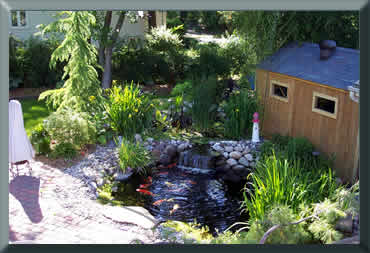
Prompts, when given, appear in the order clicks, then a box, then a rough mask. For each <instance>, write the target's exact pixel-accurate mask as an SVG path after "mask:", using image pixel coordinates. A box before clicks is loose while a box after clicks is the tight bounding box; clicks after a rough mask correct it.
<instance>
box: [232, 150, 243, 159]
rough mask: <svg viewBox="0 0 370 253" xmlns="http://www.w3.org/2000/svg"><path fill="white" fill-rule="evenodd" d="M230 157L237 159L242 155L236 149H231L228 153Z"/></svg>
mask: <svg viewBox="0 0 370 253" xmlns="http://www.w3.org/2000/svg"><path fill="white" fill-rule="evenodd" d="M230 157H231V158H234V159H236V160H238V159H240V157H242V154H241V153H240V152H238V151H233V152H231V153H230Z"/></svg>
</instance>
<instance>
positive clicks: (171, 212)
mask: <svg viewBox="0 0 370 253" xmlns="http://www.w3.org/2000/svg"><path fill="white" fill-rule="evenodd" d="M179 208H180V205H179V204H175V205H173V208H172V210H171V211H170V215H172V214H173V213H174V212H175V211H176V210H177V209H179Z"/></svg>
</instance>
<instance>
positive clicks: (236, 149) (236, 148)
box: [234, 145, 243, 152]
mask: <svg viewBox="0 0 370 253" xmlns="http://www.w3.org/2000/svg"><path fill="white" fill-rule="evenodd" d="M234 150H235V151H239V152H242V151H243V148H242V147H241V146H240V145H238V146H236V147H235V148H234Z"/></svg>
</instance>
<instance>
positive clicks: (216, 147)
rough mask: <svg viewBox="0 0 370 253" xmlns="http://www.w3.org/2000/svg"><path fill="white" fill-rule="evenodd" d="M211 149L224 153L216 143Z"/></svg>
mask: <svg viewBox="0 0 370 253" xmlns="http://www.w3.org/2000/svg"><path fill="white" fill-rule="evenodd" d="M212 148H213V149H214V150H216V151H217V152H223V151H224V148H223V147H221V145H220V144H219V143H216V144H215V145H213V146H212Z"/></svg>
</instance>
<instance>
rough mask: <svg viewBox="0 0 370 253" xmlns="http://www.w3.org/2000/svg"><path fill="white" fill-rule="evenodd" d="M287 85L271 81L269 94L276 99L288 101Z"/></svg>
mask: <svg viewBox="0 0 370 253" xmlns="http://www.w3.org/2000/svg"><path fill="white" fill-rule="evenodd" d="M288 90H289V85H288V84H286V83H281V82H278V81H275V80H274V81H271V90H270V95H271V97H274V98H276V99H279V100H281V101H284V102H288Z"/></svg>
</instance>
